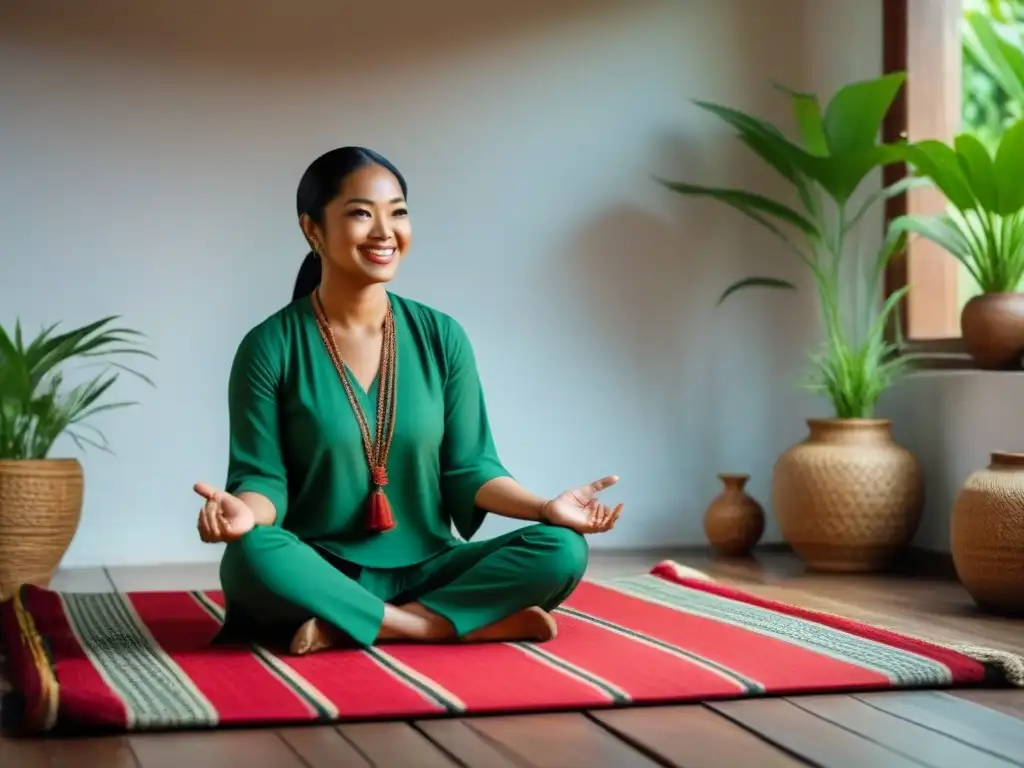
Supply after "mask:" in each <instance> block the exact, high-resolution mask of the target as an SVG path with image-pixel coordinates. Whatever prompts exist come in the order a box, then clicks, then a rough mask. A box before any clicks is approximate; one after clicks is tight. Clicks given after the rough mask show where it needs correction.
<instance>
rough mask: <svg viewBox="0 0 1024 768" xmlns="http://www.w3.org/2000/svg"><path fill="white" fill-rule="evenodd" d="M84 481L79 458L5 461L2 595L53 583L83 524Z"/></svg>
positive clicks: (0, 484) (0, 467) (0, 474)
mask: <svg viewBox="0 0 1024 768" xmlns="http://www.w3.org/2000/svg"><path fill="white" fill-rule="evenodd" d="M83 488H84V481H83V476H82V466H81V465H80V464H79V463H78V461H76V460H75V459H40V460H25V461H0V601H2V600H6V599H7V598H8V597H10V596H11V595H12V594H13V593H14V591H15V590H16V589H17V588H18V587H19V586H20V585H22V584H35V585H36V586H40V587H47V586H49V584H50V580H51V579H52V578H53V574H54V572H55V571H56V570H57V566H59V565H60V561H61V560H62V559H63V558H64V555H65V553H66V552H67V551H68V547H70V546H71V540H72V539H73V538H74V536H75V532H76V531H77V530H78V522H79V520H80V519H81V516H82V495H83Z"/></svg>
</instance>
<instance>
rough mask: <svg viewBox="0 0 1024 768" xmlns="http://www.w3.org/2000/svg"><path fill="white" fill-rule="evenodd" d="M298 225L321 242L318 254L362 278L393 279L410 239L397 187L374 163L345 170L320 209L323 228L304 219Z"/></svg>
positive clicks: (342, 269) (378, 280) (365, 281)
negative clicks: (332, 195)
mask: <svg viewBox="0 0 1024 768" xmlns="http://www.w3.org/2000/svg"><path fill="white" fill-rule="evenodd" d="M307 227H310V229H308V230H307ZM303 229H304V230H306V235H307V237H309V236H310V235H313V237H312V238H311V239H314V240H315V242H317V243H318V244H319V245H320V258H321V259H324V260H325V261H328V262H329V263H330V264H331V265H332V266H334V267H335V268H336V269H337V270H339V271H340V272H343V273H345V274H346V275H349V276H351V277H352V278H355V279H356V280H358V281H360V282H364V283H384V282H388V281H390V280H392V279H394V277H395V273H396V272H397V271H398V264H399V262H400V261H401V260H402V258H403V257H404V256H405V254H406V251H408V249H409V245H410V244H411V243H412V225H411V224H410V222H409V211H408V209H407V206H406V203H405V197H404V196H403V195H402V186H401V185H400V184H399V183H398V179H396V178H395V176H394V175H393V174H392V173H391V172H390V171H388V170H387V169H386V168H382V167H381V166H379V165H367V166H363V167H362V168H360V169H359V170H357V171H354V172H353V173H351V174H349V176H348V177H347V178H346V179H345V181H344V182H343V183H342V185H341V190H340V193H339V194H338V196H337V197H336V198H334V200H332V201H331V202H330V204H329V205H328V206H327V207H326V209H325V210H324V224H323V227H317V226H316V225H315V224H313V223H312V222H309V221H306V222H305V226H304V227H303ZM325 266H326V265H325Z"/></svg>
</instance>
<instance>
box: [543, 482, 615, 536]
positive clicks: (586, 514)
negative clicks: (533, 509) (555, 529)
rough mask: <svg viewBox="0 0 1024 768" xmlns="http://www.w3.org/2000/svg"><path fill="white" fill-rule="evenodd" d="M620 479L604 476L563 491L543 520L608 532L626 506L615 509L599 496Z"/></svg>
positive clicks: (585, 530)
mask: <svg viewBox="0 0 1024 768" xmlns="http://www.w3.org/2000/svg"><path fill="white" fill-rule="evenodd" d="M617 482H619V478H618V477H616V476H615V475H609V476H608V477H602V478H601V479H600V480H595V481H594V482H592V483H588V484H587V485H581V486H580V487H579V488H573V489H571V490H568V491H565V492H563V493H560V494H559V495H558V496H556V497H555V498H553V499H552V500H551V501H549V502H548V503H547V504H545V505H544V509H543V511H542V512H541V519H542V520H544V521H545V522H548V523H550V524H551V525H560V526H562V527H563V528H571V529H572V530H574V531H576V532H577V533H604V532H605V531H610V530H611V529H612V528H613V527H614V526H615V521H616V520H618V519H619V515H620V514H622V505H621V504H618V505H616V506H615V507H614V508H613V507H609V506H608V505H607V504H601V503H600V502H599V501H598V500H597V495H598V494H599V493H601V491H603V490H604V489H605V488H610V487H611V486H613V485H615V484H616V483H617Z"/></svg>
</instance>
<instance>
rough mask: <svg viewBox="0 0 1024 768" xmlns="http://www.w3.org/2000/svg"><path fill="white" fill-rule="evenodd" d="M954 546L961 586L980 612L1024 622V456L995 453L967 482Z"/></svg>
mask: <svg viewBox="0 0 1024 768" xmlns="http://www.w3.org/2000/svg"><path fill="white" fill-rule="evenodd" d="M950 545H951V549H952V550H953V563H954V564H955V565H956V572H957V575H958V576H959V577H960V582H961V583H962V584H963V585H964V588H965V589H966V590H967V591H968V593H970V595H971V597H973V598H974V601H975V602H976V603H977V604H978V606H979V607H980V608H982V609H984V610H987V611H991V612H993V613H999V614H1003V615H1007V616H1024V454H1022V453H993V454H992V457H991V463H990V464H989V465H988V466H987V467H986V468H985V469H980V470H978V471H977V472H975V473H974V474H972V475H971V476H970V477H968V478H967V481H966V482H965V483H964V484H963V487H962V488H961V489H960V493H959V494H958V495H957V498H956V503H955V504H954V506H953V518H952V521H951V526H950Z"/></svg>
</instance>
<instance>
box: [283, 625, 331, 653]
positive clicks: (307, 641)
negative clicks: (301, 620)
mask: <svg viewBox="0 0 1024 768" xmlns="http://www.w3.org/2000/svg"><path fill="white" fill-rule="evenodd" d="M337 645H339V641H338V637H337V634H336V633H335V632H334V631H333V630H332V629H331V628H330V627H328V626H327V625H326V624H324V622H322V621H320V620H319V619H310V620H309V621H307V622H306V623H305V624H303V625H302V626H301V627H299V628H298V630H296V632H295V634H294V635H293V636H292V644H291V652H292V653H293V654H294V655H296V656H304V655H305V654H307V653H316V652H317V651H323V650H326V649H328V648H334V647H336V646H337Z"/></svg>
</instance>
